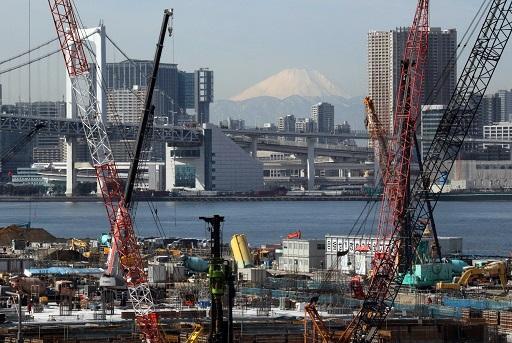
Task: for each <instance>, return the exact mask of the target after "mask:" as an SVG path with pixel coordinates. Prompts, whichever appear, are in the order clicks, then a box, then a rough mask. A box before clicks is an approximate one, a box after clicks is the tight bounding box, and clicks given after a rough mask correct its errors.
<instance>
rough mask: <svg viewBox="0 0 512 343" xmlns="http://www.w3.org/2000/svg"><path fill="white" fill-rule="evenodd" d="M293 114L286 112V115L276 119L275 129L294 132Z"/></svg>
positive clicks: (294, 121) (294, 120)
mask: <svg viewBox="0 0 512 343" xmlns="http://www.w3.org/2000/svg"><path fill="white" fill-rule="evenodd" d="M296 122H297V121H296V119H295V116H294V115H293V114H288V115H286V116H281V117H279V119H278V121H277V131H281V132H295V123H296Z"/></svg>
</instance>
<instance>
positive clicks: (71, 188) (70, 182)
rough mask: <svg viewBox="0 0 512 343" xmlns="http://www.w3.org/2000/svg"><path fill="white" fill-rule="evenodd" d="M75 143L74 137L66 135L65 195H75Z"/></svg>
mask: <svg viewBox="0 0 512 343" xmlns="http://www.w3.org/2000/svg"><path fill="white" fill-rule="evenodd" d="M75 143H76V139H75V138H71V137H67V138H66V142H65V143H64V144H66V193H65V194H66V196H67V197H72V196H73V195H75V189H76V169H75Z"/></svg>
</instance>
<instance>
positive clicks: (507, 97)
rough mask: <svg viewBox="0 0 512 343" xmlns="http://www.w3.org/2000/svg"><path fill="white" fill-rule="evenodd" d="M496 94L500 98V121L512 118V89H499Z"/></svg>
mask: <svg viewBox="0 0 512 343" xmlns="http://www.w3.org/2000/svg"><path fill="white" fill-rule="evenodd" d="M496 95H497V96H498V98H499V104H500V108H499V113H500V114H499V120H498V121H500V122H504V121H511V120H512V91H511V90H499V91H498V92H497V93H496Z"/></svg>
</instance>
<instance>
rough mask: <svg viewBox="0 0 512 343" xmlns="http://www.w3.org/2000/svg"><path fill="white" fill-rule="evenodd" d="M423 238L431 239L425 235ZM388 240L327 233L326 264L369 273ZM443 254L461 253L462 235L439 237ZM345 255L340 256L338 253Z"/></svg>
mask: <svg viewBox="0 0 512 343" xmlns="http://www.w3.org/2000/svg"><path fill="white" fill-rule="evenodd" d="M422 239H423V240H431V239H432V237H431V236H430V235H429V236H427V235H425V236H423V238H422ZM388 243H389V241H388V240H384V239H379V238H378V237H376V236H370V235H330V234H327V235H325V262H326V263H325V265H326V268H327V269H331V268H332V269H336V268H338V269H339V270H340V271H341V272H343V273H346V274H354V273H355V274H359V275H368V273H369V272H370V270H371V268H372V264H371V262H372V259H373V257H374V256H375V253H377V252H382V251H384V250H385V249H386V246H387V244H388ZM439 245H440V246H441V251H442V252H443V254H446V255H449V254H461V253H462V248H463V247H462V237H439ZM340 252H343V256H341V257H338V253H340Z"/></svg>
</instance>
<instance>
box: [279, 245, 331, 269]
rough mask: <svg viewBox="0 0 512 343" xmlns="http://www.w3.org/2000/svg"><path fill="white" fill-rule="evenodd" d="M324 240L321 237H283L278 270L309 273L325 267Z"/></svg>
mask: <svg viewBox="0 0 512 343" xmlns="http://www.w3.org/2000/svg"><path fill="white" fill-rule="evenodd" d="M324 261H325V241H324V240H323V239H309V240H306V239H284V240H283V255H282V256H281V257H279V260H278V262H279V270H284V271H288V272H293V273H309V272H312V271H313V270H317V269H324V268H325V262H324Z"/></svg>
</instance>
